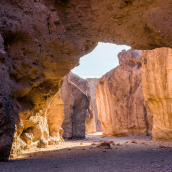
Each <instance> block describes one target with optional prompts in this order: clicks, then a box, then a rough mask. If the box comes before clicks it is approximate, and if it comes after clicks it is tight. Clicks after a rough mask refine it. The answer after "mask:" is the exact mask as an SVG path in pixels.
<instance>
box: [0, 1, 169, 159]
mask: <svg viewBox="0 0 172 172" xmlns="http://www.w3.org/2000/svg"><path fill="white" fill-rule="evenodd" d="M104 14H106V15H104ZM170 14H171V2H170V1H163V0H158V1H153V0H145V1H140V0H134V1H133V0H125V1H124V0H119V1H117V0H115V1H112V0H107V1H95V0H90V1H81V0H65V1H63V0H58V1H57V0H51V1H50V0H25V1H15V0H1V1H0V34H1V35H2V38H3V39H4V46H5V52H6V55H5V59H8V64H7V63H1V64H0V68H2V70H3V74H4V75H3V76H5V77H3V76H2V79H1V85H2V86H1V88H2V89H5V90H6V91H5V92H4V93H3V94H2V95H3V96H2V97H4V98H3V100H2V101H3V103H2V107H8V108H5V109H6V110H5V112H2V114H6V115H5V117H4V115H1V117H0V118H2V120H1V121H2V122H1V126H3V127H1V128H3V134H1V135H0V140H1V141H2V142H3V143H1V145H3V146H2V148H0V159H6V157H7V155H8V154H9V152H10V150H9V148H10V145H11V140H12V139H13V133H14V120H13V118H14V119H15V123H16V125H18V128H19V123H20V122H19V121H20V120H19V119H20V118H21V117H20V116H23V114H26V113H27V114H30V115H32V114H34V115H35V114H36V113H37V112H39V110H42V111H43V113H45V111H46V109H47V108H48V105H49V103H47V100H49V101H50V100H51V99H53V96H54V95H55V94H56V93H57V92H58V91H60V88H61V80H62V79H63V77H64V76H65V75H66V74H68V73H69V71H70V70H71V69H72V68H73V67H75V66H77V65H78V60H79V58H80V57H81V56H83V55H85V54H87V53H89V52H90V51H91V50H92V49H93V48H94V47H95V46H96V45H97V42H98V41H102V42H111V43H116V44H127V45H130V46H132V48H137V49H152V48H157V47H162V46H169V47H170V46H171V45H172V34H171V32H172V29H171V27H172V25H171V21H172V16H171V15H170ZM3 56H4V55H1V57H3ZM5 64H6V65H5ZM4 65H5V67H4ZM7 78H8V79H7ZM6 83H7V84H6ZM3 84H5V88H4V86H3ZM2 92H3V91H2ZM7 109H8V110H7ZM2 111H3V110H2ZM57 123H58V124H57V125H59V122H57ZM7 124H8V125H7ZM9 125H10V126H9ZM4 126H8V127H9V128H8V127H7V128H6V129H4ZM4 138H6V139H7V138H8V139H9V141H4ZM6 139H5V140H6ZM8 139H7V140H8ZM4 150H6V151H5V152H6V153H4Z"/></svg>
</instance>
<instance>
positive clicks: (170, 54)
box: [142, 48, 172, 141]
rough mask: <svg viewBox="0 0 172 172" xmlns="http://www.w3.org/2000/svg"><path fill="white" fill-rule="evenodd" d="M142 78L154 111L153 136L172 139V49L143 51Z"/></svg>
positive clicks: (146, 95)
mask: <svg viewBox="0 0 172 172" xmlns="http://www.w3.org/2000/svg"><path fill="white" fill-rule="evenodd" d="M142 54H143V57H142V78H143V92H144V96H145V100H146V101H147V102H148V104H149V107H150V109H151V111H152V113H153V130H152V138H153V139H155V140H169V141H171V140H172V109H171V105H172V84H171V83H172V50H171V49H170V48H158V49H154V50H151V51H150V50H149V51H143V53H142Z"/></svg>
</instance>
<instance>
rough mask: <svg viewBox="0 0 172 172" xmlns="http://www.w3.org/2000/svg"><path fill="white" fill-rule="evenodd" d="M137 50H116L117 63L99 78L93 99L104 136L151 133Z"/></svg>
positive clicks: (150, 117) (150, 119)
mask: <svg viewBox="0 0 172 172" xmlns="http://www.w3.org/2000/svg"><path fill="white" fill-rule="evenodd" d="M141 52H142V51H138V50H133V51H132V50H128V51H125V50H124V51H122V52H121V53H119V55H118V58H119V64H120V65H119V66H118V67H116V68H115V69H112V70H111V71H110V72H108V73H107V74H105V75H104V76H103V77H102V78H100V79H99V81H98V85H97V88H96V101H97V109H98V115H99V120H100V121H101V124H102V130H103V134H104V135H108V136H146V135H150V134H151V129H152V113H151V112H150V109H149V107H148V105H147V104H146V102H145V100H144V97H143V92H142V77H141V66H142V64H141V58H142V56H141Z"/></svg>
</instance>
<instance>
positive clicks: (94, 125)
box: [85, 78, 102, 134]
mask: <svg viewBox="0 0 172 172" xmlns="http://www.w3.org/2000/svg"><path fill="white" fill-rule="evenodd" d="M86 82H87V90H88V92H89V98H88V99H89V109H88V114H87V115H86V119H85V126H86V134H91V133H96V132H101V131H102V129H101V122H100V121H99V120H98V112H97V105H96V96H95V91H96V87H97V82H98V79H97V78H88V79H86Z"/></svg>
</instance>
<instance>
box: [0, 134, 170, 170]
mask: <svg viewBox="0 0 172 172" xmlns="http://www.w3.org/2000/svg"><path fill="white" fill-rule="evenodd" d="M105 140H106V141H113V142H114V143H115V145H111V147H112V149H104V148H98V147H96V145H99V144H100V142H103V141H105ZM132 140H134V141H135V142H136V143H131V142H132ZM35 151H37V152H32V153H31V152H27V151H25V152H24V154H23V156H22V157H20V158H18V159H15V160H10V161H9V162H0V171H5V172H11V171H12V172H49V171H53V172H142V171H143V172H172V143H171V142H160V141H152V140H151V138H150V137H122V138H111V137H108V138H107V137H102V136H101V135H100V133H99V134H95V135H89V136H87V138H86V139H84V140H77V141H66V142H64V143H61V144H59V145H56V146H49V147H48V148H45V149H41V150H40V149H37V150H35Z"/></svg>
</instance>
